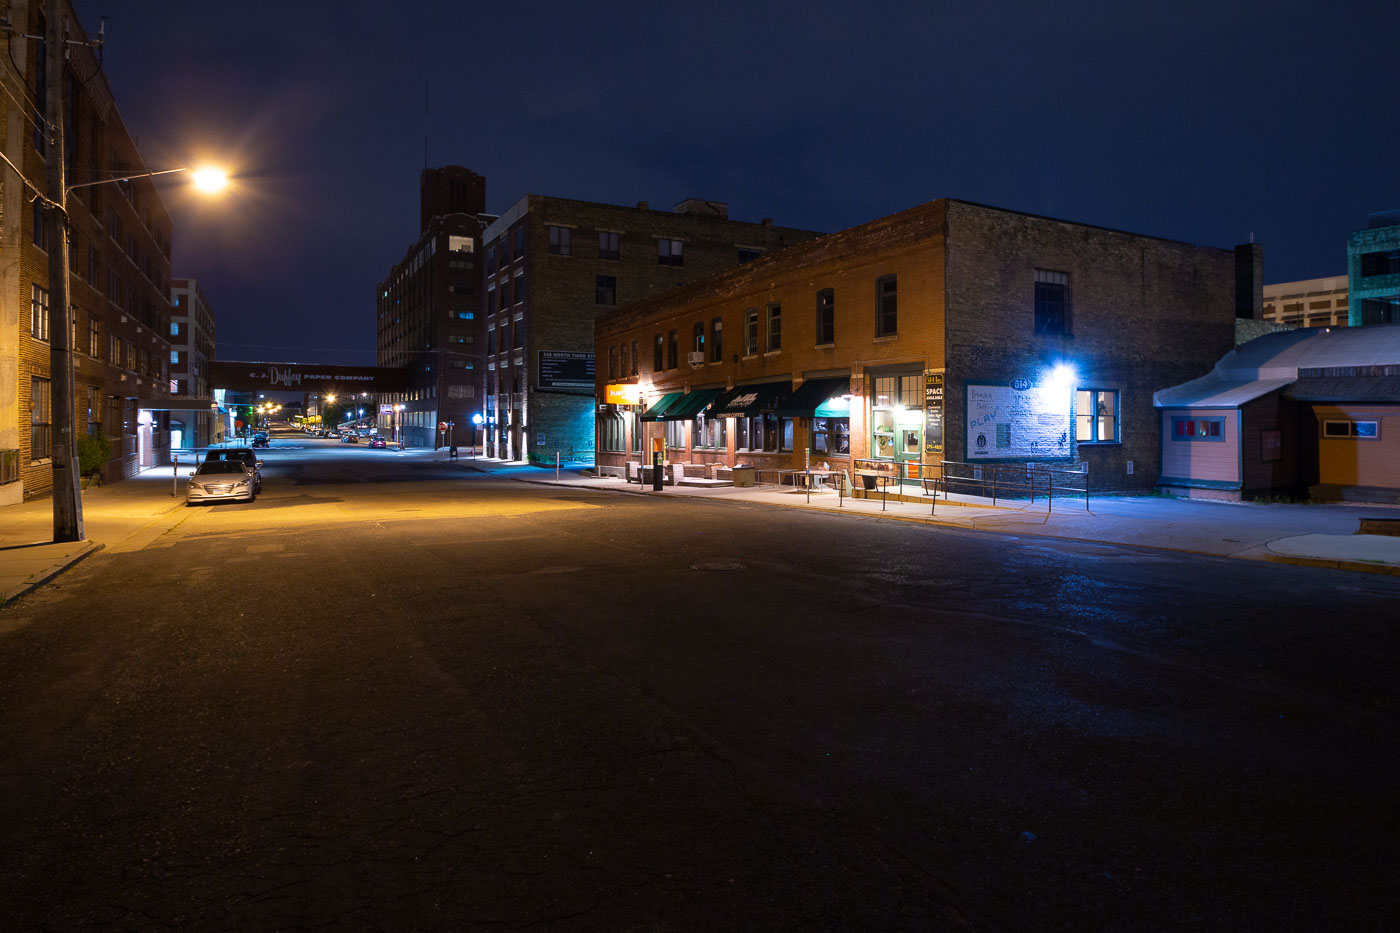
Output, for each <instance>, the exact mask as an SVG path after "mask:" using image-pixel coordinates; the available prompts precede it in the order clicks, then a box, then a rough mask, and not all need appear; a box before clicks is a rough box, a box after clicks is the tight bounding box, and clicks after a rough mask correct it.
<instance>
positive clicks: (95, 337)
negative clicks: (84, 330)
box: [88, 318, 102, 359]
mask: <svg viewBox="0 0 1400 933" xmlns="http://www.w3.org/2000/svg"><path fill="white" fill-rule="evenodd" d="M101 352H102V328H101V326H100V325H99V324H98V323H97V322H96V321H94V320H92V319H91V318H88V356H90V357H92V358H93V359H97V357H98V356H99V355H100V354H101Z"/></svg>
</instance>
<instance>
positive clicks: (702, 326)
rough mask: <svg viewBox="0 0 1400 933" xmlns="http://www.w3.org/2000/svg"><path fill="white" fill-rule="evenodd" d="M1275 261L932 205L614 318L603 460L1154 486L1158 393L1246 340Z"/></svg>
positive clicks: (604, 339)
mask: <svg viewBox="0 0 1400 933" xmlns="http://www.w3.org/2000/svg"><path fill="white" fill-rule="evenodd" d="M1258 262H1259V250H1258V248H1257V247H1252V246H1246V247H1239V248H1237V249H1235V250H1231V249H1215V248H1210V247H1201V246H1195V245H1192V244H1187V243H1179V242H1174V241H1170V240H1163V239H1159V238H1155V237H1149V236H1142V235H1137V234H1131V233H1125V232H1122V231H1117V230H1109V229H1104V228H1100V227H1094V226H1089V225H1085V224H1077V223H1072V222H1068V221H1063V220H1055V219H1051V218H1045V217H1037V216H1032V215H1028V214H1022V213H1017V212H1014V211H1009V210H1003V209H999V208H994V207H987V206H983V205H978V204H972V203H968V202H965V201H957V200H939V201H934V202H931V203H928V204H924V205H921V206H919V207H915V208H912V209H910V210H907V211H903V212H901V213H898V214H894V215H891V216H889V217H885V218H882V219H879V220H876V221H872V222H870V223H867V224H863V225H861V226H858V227H854V228H851V229H849V230H844V231H841V232H839V233H834V234H831V235H829V236H825V237H822V238H820V239H818V240H815V241H813V242H810V243H806V244H802V245H798V246H793V247H790V248H789V249H787V250H785V251H784V252H782V253H779V254H775V255H772V256H766V257H762V258H760V259H758V260H756V261H754V262H751V263H749V264H747V265H744V266H742V267H740V268H738V269H735V270H733V271H730V272H727V273H722V274H719V275H716V276H714V277H712V278H709V279H707V280H705V281H702V282H697V283H695V284H693V285H690V286H689V287H687V288H684V289H681V290H678V291H675V292H671V293H668V294H665V295H660V296H656V297H653V298H649V299H646V300H643V301H640V302H637V303H635V304H632V305H630V306H628V307H625V308H620V309H618V310H617V311H615V312H612V313H608V314H605V315H603V316H602V317H601V318H600V319H599V320H598V324H597V330H596V354H597V359H598V361H599V365H598V369H597V378H596V381H595V389H596V402H597V406H598V413H597V434H598V455H597V462H598V464H599V467H600V469H601V470H602V471H604V472H610V473H617V474H621V473H623V472H624V471H625V470H626V464H627V463H628V462H629V461H634V462H635V461H638V460H640V459H642V457H643V456H647V457H649V455H650V453H651V451H652V450H653V445H657V446H664V449H665V454H666V457H667V459H668V460H669V461H671V462H672V463H691V464H701V465H705V466H701V467H699V469H698V471H699V472H704V471H705V467H706V466H708V467H709V468H710V472H712V473H713V471H714V468H716V467H731V466H733V465H735V464H737V463H743V464H748V465H752V466H756V467H759V468H770V469H801V468H803V467H804V466H806V465H808V464H822V465H826V466H829V467H831V468H832V469H833V470H850V469H851V468H852V466H853V464H854V461H856V460H859V459H873V460H881V461H887V462H888V463H890V464H891V465H892V467H891V468H892V469H897V470H898V472H900V473H901V474H903V475H905V476H917V475H919V474H921V473H925V472H928V471H929V467H930V465H933V464H939V463H940V462H942V461H954V462H958V463H969V464H974V465H975V464H1004V463H1022V462H1040V463H1049V464H1054V465H1058V466H1063V467H1066V468H1069V469H1082V470H1087V471H1088V473H1089V482H1090V485H1091V486H1092V487H1093V488H1097V489H1145V488H1150V487H1151V486H1152V484H1153V482H1154V480H1155V479H1156V477H1157V474H1158V459H1159V448H1160V445H1159V442H1158V433H1157V416H1156V413H1155V411H1154V409H1153V405H1152V393H1153V391H1154V389H1156V388H1160V387H1162V386H1169V385H1174V384H1176V383H1178V382H1181V381H1184V380H1185V379H1188V378H1193V377H1194V376H1198V375H1201V374H1203V373H1205V372H1207V371H1208V370H1209V369H1210V368H1211V366H1212V365H1213V364H1214V362H1215V360H1216V359H1218V358H1219V356H1220V355H1221V354H1223V353H1224V352H1226V351H1228V350H1229V349H1230V347H1231V346H1232V345H1233V335H1234V324H1235V318H1236V314H1237V304H1238V313H1239V314H1240V315H1241V316H1245V317H1255V316H1257V314H1258V305H1259V299H1258V291H1257V286H1253V287H1251V285H1250V283H1252V282H1255V283H1257V280H1258V274H1257V265H1258ZM1237 268H1238V270H1239V272H1238V274H1239V275H1240V276H1241V277H1242V281H1243V282H1244V287H1243V288H1242V289H1241V291H1240V295H1239V297H1238V298H1237V293H1236V275H1237ZM644 451H645V452H646V454H644V453H643V452H644Z"/></svg>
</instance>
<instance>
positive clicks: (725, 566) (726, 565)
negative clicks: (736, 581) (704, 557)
mask: <svg viewBox="0 0 1400 933" xmlns="http://www.w3.org/2000/svg"><path fill="white" fill-rule="evenodd" d="M690 569H691V570H743V569H744V565H743V564H741V563H738V562H737V561H732V560H712V561H706V562H705V563H703V564H691V565H690Z"/></svg>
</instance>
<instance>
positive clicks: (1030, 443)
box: [966, 380, 1074, 461]
mask: <svg viewBox="0 0 1400 933" xmlns="http://www.w3.org/2000/svg"><path fill="white" fill-rule="evenodd" d="M1073 396H1074V393H1073V390H1072V389H1070V388H1069V387H1066V386H1061V385H1031V384H1030V383H1029V382H1026V381H1023V380H1017V381H1016V382H1015V383H1014V384H1013V385H1007V384H1005V383H1002V384H998V385H986V384H977V383H968V384H967V435H966V438H967V439H966V444H967V460H968V461H975V460H1068V459H1071V457H1072V456H1073V449H1072V447H1071V432H1070V427H1071V418H1070V414H1071V412H1070V407H1071V402H1072V401H1073Z"/></svg>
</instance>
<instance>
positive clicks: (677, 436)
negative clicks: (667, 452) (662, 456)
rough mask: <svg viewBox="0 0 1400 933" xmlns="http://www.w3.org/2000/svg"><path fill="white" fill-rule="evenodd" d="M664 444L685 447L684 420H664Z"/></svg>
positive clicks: (682, 448)
mask: <svg viewBox="0 0 1400 933" xmlns="http://www.w3.org/2000/svg"><path fill="white" fill-rule="evenodd" d="M666 446H667V447H676V448H679V449H681V450H684V449H685V422H684V421H668V422H666Z"/></svg>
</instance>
